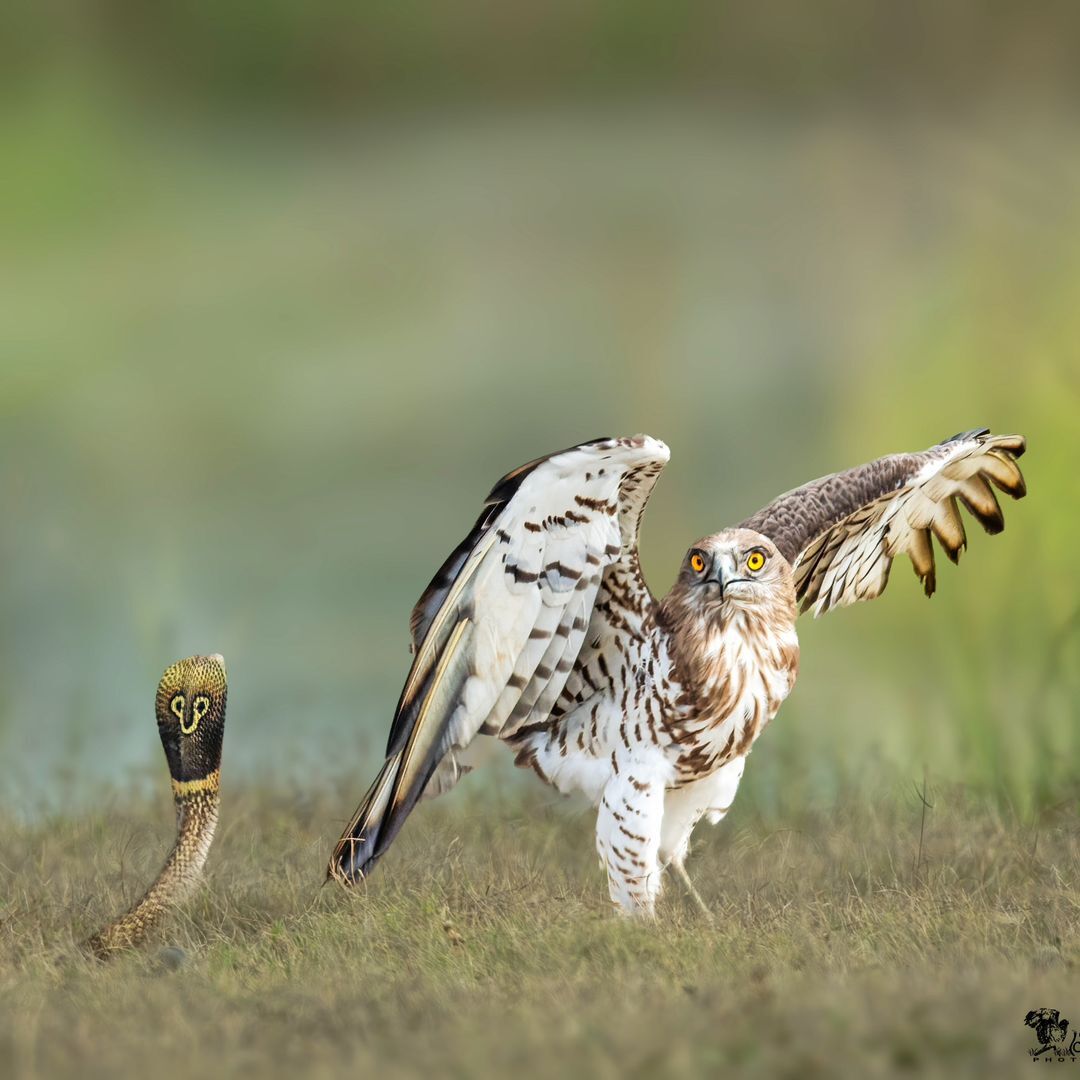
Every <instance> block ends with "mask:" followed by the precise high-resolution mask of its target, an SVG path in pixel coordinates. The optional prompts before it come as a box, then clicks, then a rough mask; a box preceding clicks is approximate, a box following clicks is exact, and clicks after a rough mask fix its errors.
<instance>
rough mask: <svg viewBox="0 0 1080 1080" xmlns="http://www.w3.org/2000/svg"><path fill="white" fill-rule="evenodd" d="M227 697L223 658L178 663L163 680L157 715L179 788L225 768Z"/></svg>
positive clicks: (156, 704) (162, 738) (159, 690)
mask: <svg viewBox="0 0 1080 1080" xmlns="http://www.w3.org/2000/svg"><path fill="white" fill-rule="evenodd" d="M227 693H228V685H227V679H226V675H225V660H224V659H223V658H222V657H221V656H220V655H219V654H215V655H213V656H189V657H188V658H187V659H186V660H178V661H177V662H176V663H175V664H172V665H171V666H170V667H168V668H167V669H166V670H165V674H164V675H162V676H161V682H159V683H158V689H157V700H156V702H155V712H156V713H157V722H158V733H159V734H160V735H161V745H162V746H163V747H164V748H165V757H166V758H167V759H168V762H169V773H170V775H171V776H172V778H173V784H174V787H175V786H176V785H178V784H179V785H187V784H191V783H192V782H199V781H203V780H206V779H208V778H210V777H213V776H214V774H215V773H216V772H217V770H218V769H219V768H220V766H221V742H222V738H223V737H224V734H225V699H226V695H227ZM176 790H177V792H178V793H179V792H180V791H181V790H182V789H181V788H179V787H177V788H176Z"/></svg>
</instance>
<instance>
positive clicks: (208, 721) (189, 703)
mask: <svg viewBox="0 0 1080 1080" xmlns="http://www.w3.org/2000/svg"><path fill="white" fill-rule="evenodd" d="M227 692H228V684H227V678H226V674H225V661H224V659H223V658H222V657H221V656H220V655H217V654H215V655H213V656H190V657H188V658H187V659H186V660H178V661H177V662H176V663H175V664H173V665H172V666H171V667H169V668H167V669H166V671H165V674H164V675H162V677H161V681H160V682H159V683H158V688H157V698H156V701H155V710H154V711H155V713H156V714H157V724H158V734H159V735H160V736H161V745H162V747H163V748H164V750H165V759H166V761H167V762H168V765H169V775H170V776H171V777H172V789H173V800H174V802H175V804H176V842H175V843H174V844H173V848H172V851H170V852H169V856H168V858H167V859H166V860H165V865H164V866H163V867H162V868H161V872H160V873H159V874H158V876H157V878H156V879H155V881H154V883H153V884H152V885H151V886H150V888H149V889H147V890H146V892H145V893H144V894H143V895H142V897H141V899H139V900H138V901H137V902H136V903H135V904H133V905H132V907H131V908H129V909H128V911H126V912H125V913H124V914H123V915H121V916H120V917H119V918H117V919H115V920H114V921H113V922H111V923H109V924H108V925H107V926H105V927H104V928H102V929H101V930H99V931H98V932H97V933H96V934H95V935H94V936H93V937H92V938H90V939H89V940H88V941H87V942H86V948H87V949H88V950H89V951H90V952H91V953H93V954H94V955H96V956H99V957H102V958H105V957H108V956H109V955H110V954H112V953H114V952H117V951H118V950H121V949H127V948H131V947H133V946H135V945H138V944H140V943H141V942H142V941H143V940H144V939H145V938H146V936H147V934H149V932H150V931H151V930H152V929H153V928H154V927H155V926H157V925H158V924H159V923H161V922H162V921H163V920H164V918H165V916H166V915H167V914H168V913H169V912H170V911H171V910H172V909H174V908H175V907H176V906H177V905H178V904H180V903H182V902H183V901H184V900H185V899H186V898H187V897H188V896H190V895H191V893H192V891H193V890H194V888H195V886H196V885H197V884H198V883H199V881H200V879H201V877H202V872H203V867H204V866H205V864H206V857H207V855H208V854H209V852H210V845H211V843H213V839H214V830H215V828H216V827H217V820H218V806H219V802H220V793H219V784H220V779H221V746H222V739H223V737H224V734H225V703H226V696H227Z"/></svg>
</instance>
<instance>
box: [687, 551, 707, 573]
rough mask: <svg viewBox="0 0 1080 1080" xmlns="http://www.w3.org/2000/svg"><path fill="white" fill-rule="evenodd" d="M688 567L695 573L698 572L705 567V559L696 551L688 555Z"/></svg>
mask: <svg viewBox="0 0 1080 1080" xmlns="http://www.w3.org/2000/svg"><path fill="white" fill-rule="evenodd" d="M690 567H691V569H692V570H693V571H694V573H695V574H700V573H702V572H703V571H704V569H705V560H704V559H703V558H702V557H701V556H700V555H699V554H698V553H697V552H696V551H695V552H694V554H693V555H691V556H690Z"/></svg>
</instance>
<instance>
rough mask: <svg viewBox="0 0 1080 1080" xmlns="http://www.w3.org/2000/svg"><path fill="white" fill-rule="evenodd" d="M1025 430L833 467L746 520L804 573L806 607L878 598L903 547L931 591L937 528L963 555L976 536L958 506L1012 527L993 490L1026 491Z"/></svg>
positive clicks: (978, 434) (985, 523)
mask: <svg viewBox="0 0 1080 1080" xmlns="http://www.w3.org/2000/svg"><path fill="white" fill-rule="evenodd" d="M1025 446H1026V444H1025V440H1024V438H1023V436H1022V435H991V434H990V433H989V431H987V430H986V429H985V428H984V429H980V430H976V431H968V432H965V433H963V434H961V435H954V436H953V437H952V438H951V439H948V440H946V441H945V442H943V443H939V444H938V445H937V446H932V447H930V449H929V450H924V451H922V452H920V453H915V454H893V455H891V456H889V457H883V458H879V459H878V460H877V461H872V462H870V463H869V464H868V465H860V466H859V467H858V468H855V469H848V470H847V471H846V472H839V473H833V474H832V475H831V476H823V477H822V478H821V479H820V480H813V481H811V482H810V483H809V484H805V485H804V486H803V487H800V488H796V489H795V490H794V491H789V492H788V493H787V494H786V495H781V496H780V497H779V498H778V499H775V500H774V501H773V502H771V503H770V504H769V505H768V506H766V507H765V508H764V509H763V510H759V511H758V512H757V513H756V514H755V515H754V516H753V517H751V518H748V519H747V520H746V521H744V522H743V523H742V525H743V527H745V528H748V529H755V530H756V531H758V532H760V533H763V534H764V535H765V536H767V537H769V539H770V540H772V541H773V543H774V544H776V546H777V548H779V550H780V552H781V553H782V554H783V555H784V557H785V558H786V559H787V560H788V561H789V562H790V563H791V564H792V566H793V568H794V572H795V591H796V595H797V597H798V599H799V600H800V601H801V603H802V610H803V611H806V610H808V609H809V608H813V611H814V615H815V616H817V615H820V614H822V612H825V611H828V610H829V609H830V608H834V607H843V606H844V605H846V604H854V603H855V602H856V601H858V600H872V599H873V598H874V597H876V596H880V595H881V593H882V591H883V590H884V588H885V586H886V584H887V583H888V580H889V570H890V568H891V566H892V561H893V559H895V558H896V556H897V555H907V556H908V557H909V558H910V559H911V562H912V564H913V565H914V567H915V573H916V574H918V576H919V578H920V579H921V580H922V583H923V587H924V589H925V590H926V595H927V596H930V595H931V594H932V593H933V592H934V588H935V585H936V578H935V572H934V549H933V545H932V544H931V541H930V535H931V533H933V535H934V536H936V537H937V538H938V541H939V543H940V544H941V547H942V549H943V550H944V552H945V554H946V555H947V556H948V557H949V558H950V559H951V560H952V561H953V562H956V561H957V560H958V559H959V557H960V552H961V551H962V550H963V549H964V547H965V546H966V544H967V536H966V534H965V532H964V523H963V521H962V519H961V517H960V511H959V509H958V506H957V504H958V503H963V505H964V506H965V507H966V508H967V510H968V511H969V512H970V513H971V514H972V516H973V517H974V518H975V520H976V521H978V522H979V524H980V525H982V527H983V528H984V529H985V530H986V531H987V532H988V533H998V532H1001V530H1002V529H1003V528H1005V519H1004V517H1003V516H1002V513H1001V506H1000V505H999V504H998V501H997V497H996V496H995V494H994V487H997V488H999V489H1000V490H1001V491H1004V492H1005V493H1006V494H1008V495H1011V496H1012V497H1013V498H1014V499H1019V498H1022V497H1023V496H1024V494H1025V492H1026V489H1025V487H1024V477H1023V475H1022V473H1021V472H1020V467H1019V465H1017V463H1016V461H1017V458H1019V457H1020V455H1021V454H1023V452H1024V449H1025Z"/></svg>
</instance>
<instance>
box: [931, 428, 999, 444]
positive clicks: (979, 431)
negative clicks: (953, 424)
mask: <svg viewBox="0 0 1080 1080" xmlns="http://www.w3.org/2000/svg"><path fill="white" fill-rule="evenodd" d="M989 434H990V429H989V428H988V427H982V428H972V429H971V430H970V431H958V432H957V433H956V434H955V435H952V436H950V437H949V438H948V439H942V440H941V443H940V444H939V445H941V446H948V445H949V443H954V442H965V441H966V440H968V439H977V438H978V437H979V436H980V435H989Z"/></svg>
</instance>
